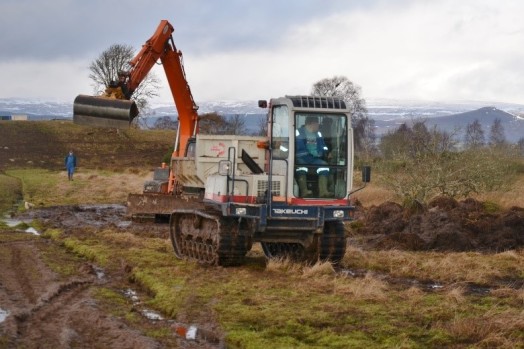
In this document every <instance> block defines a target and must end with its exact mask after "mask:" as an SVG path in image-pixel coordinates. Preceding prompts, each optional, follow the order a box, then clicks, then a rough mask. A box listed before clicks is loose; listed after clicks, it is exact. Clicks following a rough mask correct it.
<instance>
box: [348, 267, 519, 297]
mask: <svg viewBox="0 0 524 349" xmlns="http://www.w3.org/2000/svg"><path fill="white" fill-rule="evenodd" d="M339 273H340V274H341V275H343V276H346V277H350V278H364V277H366V275H370V276H372V277H374V278H376V279H379V280H381V281H384V282H387V283H388V284H390V285H393V286H396V287H400V288H402V289H408V288H411V287H416V288H418V289H420V290H422V291H424V292H441V291H446V290H450V289H453V288H456V287H460V288H462V289H463V290H464V294H465V295H476V296H488V295H489V294H490V293H491V292H492V291H494V290H496V289H498V288H500V287H509V288H514V289H519V288H520V287H521V286H519V284H518V283H512V282H509V281H508V282H503V283H500V284H498V283H497V284H496V285H479V284H476V283H472V282H462V283H461V282H455V283H450V284H446V283H442V282H438V281H434V280H420V279H416V278H408V277H395V276H391V275H389V274H386V273H380V272H377V271H370V270H363V269H342V270H340V271H339Z"/></svg>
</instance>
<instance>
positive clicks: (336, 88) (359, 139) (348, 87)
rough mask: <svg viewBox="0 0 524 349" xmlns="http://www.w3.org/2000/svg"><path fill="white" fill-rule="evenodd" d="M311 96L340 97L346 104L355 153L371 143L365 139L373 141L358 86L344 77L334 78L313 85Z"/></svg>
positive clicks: (364, 103)
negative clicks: (349, 116) (351, 127)
mask: <svg viewBox="0 0 524 349" xmlns="http://www.w3.org/2000/svg"><path fill="white" fill-rule="evenodd" d="M311 94H312V95H314V96H327V97H340V98H342V99H343V100H344V101H345V102H346V104H347V106H348V108H349V110H350V111H351V116H352V125H353V129H354V135H355V148H356V150H357V151H359V152H361V151H363V150H364V149H365V148H366V146H365V145H366V144H367V145H369V144H370V143H371V142H372V141H371V140H370V139H368V140H364V138H365V137H371V139H372V140H374V138H375V135H374V129H373V127H372V126H371V124H370V119H369V118H368V115H367V113H368V110H367V108H366V101H365V99H363V98H362V97H361V88H360V86H358V85H355V84H354V83H353V82H352V81H350V80H349V79H348V78H347V77H345V76H334V77H332V78H329V79H328V78H326V79H322V80H320V81H317V82H316V83H315V84H313V88H312V89H311Z"/></svg>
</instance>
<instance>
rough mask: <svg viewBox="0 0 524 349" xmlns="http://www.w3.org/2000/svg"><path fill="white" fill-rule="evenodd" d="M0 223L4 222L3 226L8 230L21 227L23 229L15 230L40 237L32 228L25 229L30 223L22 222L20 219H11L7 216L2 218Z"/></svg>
mask: <svg viewBox="0 0 524 349" xmlns="http://www.w3.org/2000/svg"><path fill="white" fill-rule="evenodd" d="M2 222H4V223H5V225H7V226H8V227H9V228H16V227H18V226H22V227H23V228H20V229H17V230H19V231H24V232H26V233H29V234H33V235H40V233H39V232H38V230H36V229H35V228H33V227H28V228H26V226H27V225H28V224H29V223H30V221H23V220H20V219H15V218H11V217H9V216H4V218H3V219H2Z"/></svg>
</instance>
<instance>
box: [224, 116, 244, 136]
mask: <svg viewBox="0 0 524 349" xmlns="http://www.w3.org/2000/svg"><path fill="white" fill-rule="evenodd" d="M224 131H225V133H226V134H232V135H245V134H246V133H247V128H246V120H245V118H244V116H242V115H240V114H235V115H233V116H230V117H229V118H227V120H226V130H224Z"/></svg>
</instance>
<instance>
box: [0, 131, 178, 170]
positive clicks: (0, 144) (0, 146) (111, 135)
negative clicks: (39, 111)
mask: <svg viewBox="0 0 524 349" xmlns="http://www.w3.org/2000/svg"><path fill="white" fill-rule="evenodd" d="M0 135H1V137H0V170H3V169H5V168H14V167H26V168H27V167H40V168H48V169H54V170H56V169H61V168H63V166H64V163H63V161H64V156H65V155H66V153H67V151H68V150H69V149H73V150H74V152H75V153H76V155H77V157H78V166H79V167H84V168H100V169H116V168H137V169H149V168H154V167H155V166H158V165H159V164H160V163H161V162H162V157H163V156H164V154H166V153H168V152H169V151H170V148H171V147H172V144H173V143H174V139H175V132H174V131H168V130H162V131H158V130H154V131H145V130H135V129H129V130H125V131H118V132H117V131H116V130H114V129H100V128H90V127H84V126H78V125H75V124H73V123H72V122H70V121H0Z"/></svg>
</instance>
